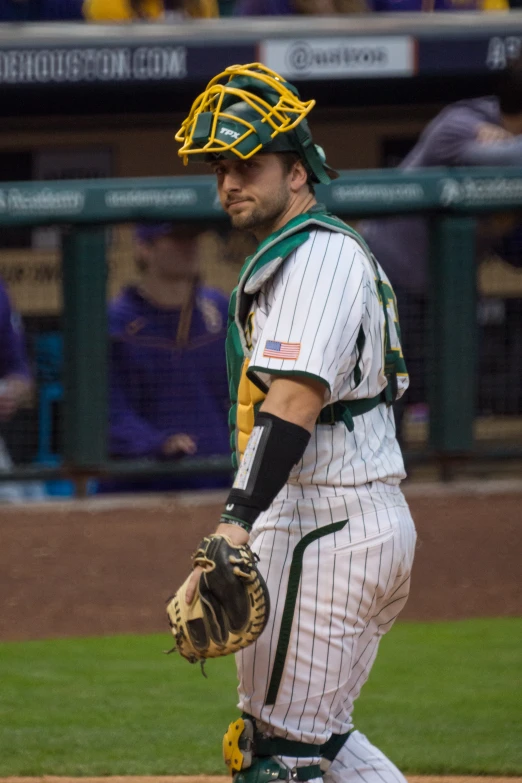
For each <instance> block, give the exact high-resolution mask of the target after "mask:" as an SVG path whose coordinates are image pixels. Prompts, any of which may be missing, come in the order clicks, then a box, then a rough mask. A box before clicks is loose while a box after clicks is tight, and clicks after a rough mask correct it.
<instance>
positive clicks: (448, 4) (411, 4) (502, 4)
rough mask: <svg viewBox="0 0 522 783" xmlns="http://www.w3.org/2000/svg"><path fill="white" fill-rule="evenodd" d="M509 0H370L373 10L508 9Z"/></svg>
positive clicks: (428, 11) (387, 11)
mask: <svg viewBox="0 0 522 783" xmlns="http://www.w3.org/2000/svg"><path fill="white" fill-rule="evenodd" d="M509 8H510V5H509V0H372V10H373V11H384V12H386V13H389V12H392V11H407V12H409V13H411V12H414V11H422V12H425V13H426V12H427V13H430V12H433V11H509Z"/></svg>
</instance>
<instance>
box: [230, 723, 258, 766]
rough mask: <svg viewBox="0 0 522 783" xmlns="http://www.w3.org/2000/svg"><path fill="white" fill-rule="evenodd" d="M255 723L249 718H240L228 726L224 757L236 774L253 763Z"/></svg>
mask: <svg viewBox="0 0 522 783" xmlns="http://www.w3.org/2000/svg"><path fill="white" fill-rule="evenodd" d="M253 739H254V724H253V722H252V721H251V720H249V719H248V718H238V719H237V720H235V721H234V722H233V723H231V724H230V726H229V727H228V729H227V731H226V733H225V736H224V737H223V758H224V759H225V764H226V765H227V767H228V768H229V770H230V773H231V774H232V775H234V774H235V773H236V772H239V771H240V770H242V769H248V767H250V766H251V764H252V753H253V749H252V743H253Z"/></svg>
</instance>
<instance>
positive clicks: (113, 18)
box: [84, 0, 165, 22]
mask: <svg viewBox="0 0 522 783" xmlns="http://www.w3.org/2000/svg"><path fill="white" fill-rule="evenodd" d="M164 10H165V9H164V6H163V2H162V0H85V2H84V15H85V18H86V19H88V20H89V21H90V22H126V21H131V20H134V19H136V20H137V19H161V18H162V16H163V13H164Z"/></svg>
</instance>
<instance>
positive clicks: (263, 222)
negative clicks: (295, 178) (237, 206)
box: [230, 182, 290, 234]
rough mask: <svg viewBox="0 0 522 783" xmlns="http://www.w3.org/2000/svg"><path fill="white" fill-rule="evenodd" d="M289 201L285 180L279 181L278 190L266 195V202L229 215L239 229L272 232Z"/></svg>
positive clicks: (234, 225) (288, 191)
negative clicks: (248, 209)
mask: <svg viewBox="0 0 522 783" xmlns="http://www.w3.org/2000/svg"><path fill="white" fill-rule="evenodd" d="M289 201H290V189H289V187H288V185H287V184H286V182H281V183H280V185H279V188H278V190H276V191H275V192H271V193H270V195H269V196H268V195H267V198H266V202H264V203H261V204H260V203H258V204H254V206H253V209H252V210H251V211H250V212H246V213H245V214H242V213H239V214H237V215H234V214H232V215H230V220H231V222H232V225H233V227H234V228H237V229H239V230H241V231H254V232H255V231H260V230H262V231H263V233H268V234H270V233H272V226H275V225H276V224H277V222H278V220H279V218H280V217H281V216H282V215H284V213H285V212H286V210H287V209H288V202H289Z"/></svg>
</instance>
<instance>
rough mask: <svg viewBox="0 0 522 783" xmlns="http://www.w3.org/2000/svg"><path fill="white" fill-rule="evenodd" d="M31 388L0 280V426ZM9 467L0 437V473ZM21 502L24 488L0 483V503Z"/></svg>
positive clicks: (19, 332)
mask: <svg viewBox="0 0 522 783" xmlns="http://www.w3.org/2000/svg"><path fill="white" fill-rule="evenodd" d="M31 389H32V382H31V376H30V372H29V366H28V363H27V357H26V353H25V345H24V338H23V333H22V327H21V322H20V318H19V316H18V315H17V314H16V313H14V312H13V310H12V308H11V303H10V301H9V296H8V294H7V291H6V290H5V287H4V285H3V283H2V282H1V281H0V427H1V426H2V424H3V423H5V422H7V421H9V420H10V419H11V418H12V417H13V416H14V415H15V413H16V412H17V410H18V409H19V408H20V407H21V406H22V405H23V404H24V403H26V402H28V400H29V397H30V393H31ZM12 467H13V463H12V461H11V457H10V456H9V452H8V450H7V447H6V445H5V443H4V440H3V438H2V437H0V471H1V472H2V473H8V472H9V471H10V470H11V469H12ZM22 500H24V487H22V486H21V485H20V484H16V483H12V482H11V483H8V484H6V483H4V482H0V502H1V501H3V502H17V501H22Z"/></svg>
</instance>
